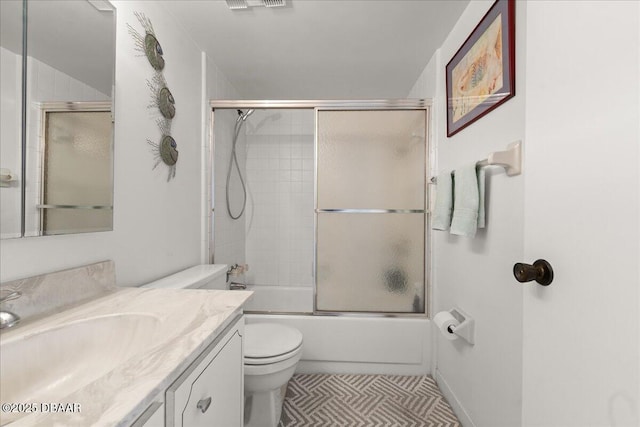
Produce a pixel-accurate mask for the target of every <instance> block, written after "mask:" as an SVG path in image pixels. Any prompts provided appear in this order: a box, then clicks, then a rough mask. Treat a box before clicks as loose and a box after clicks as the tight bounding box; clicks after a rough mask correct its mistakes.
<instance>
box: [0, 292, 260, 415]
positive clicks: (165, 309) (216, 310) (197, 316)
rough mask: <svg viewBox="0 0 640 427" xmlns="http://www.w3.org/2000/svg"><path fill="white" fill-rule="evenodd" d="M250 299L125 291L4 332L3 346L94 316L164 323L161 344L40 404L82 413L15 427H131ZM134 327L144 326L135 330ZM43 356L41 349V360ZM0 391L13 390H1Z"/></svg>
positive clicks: (158, 327)
mask: <svg viewBox="0 0 640 427" xmlns="http://www.w3.org/2000/svg"><path fill="white" fill-rule="evenodd" d="M251 294H252V292H248V291H216V290H202V289H145V288H126V289H120V290H117V291H115V292H114V293H113V294H112V295H108V296H106V297H103V298H99V299H97V300H95V301H93V302H90V303H87V304H83V305H79V306H76V307H74V308H71V309H69V310H67V311H64V312H61V313H58V314H55V315H53V316H50V317H47V318H45V319H40V320H37V321H34V322H31V323H29V324H28V325H24V326H22V327H18V328H16V329H15V330H10V331H9V332H4V333H3V334H2V336H1V340H0V345H1V344H6V343H7V342H10V341H11V340H13V339H20V338H19V336H24V335H25V334H26V335H29V334H31V333H34V332H37V331H40V330H42V329H50V328H56V327H58V326H62V325H65V324H68V323H70V322H74V321H78V320H82V319H87V318H94V317H96V316H105V315H109V316H111V315H117V314H118V313H125V314H126V313H143V314H148V315H151V316H154V317H156V318H157V319H158V321H159V322H161V323H160V324H159V325H156V326H155V332H154V333H155V334H156V337H157V338H154V340H157V342H155V343H154V345H151V346H149V348H144V349H142V350H140V351H139V352H138V353H136V354H134V355H133V356H131V357H130V358H129V359H127V360H126V361H125V362H124V363H122V364H121V365H120V366H118V367H117V368H115V369H113V370H111V371H110V372H108V373H107V374H106V375H104V376H102V377H100V378H98V379H97V380H95V381H93V382H91V383H90V384H88V385H87V386H85V387H82V388H80V389H79V390H77V391H75V392H73V393H71V394H69V395H67V396H45V395H42V396H41V397H40V398H39V399H44V400H45V401H48V402H60V403H79V404H80V407H81V411H80V412H76V413H66V414H65V413H49V414H42V413H36V414H32V415H29V416H25V417H23V418H21V419H19V420H17V421H16V423H15V424H12V425H16V426H23V425H65V426H69V427H72V426H86V425H95V426H102V425H105V426H106V425H109V426H128V425H130V424H131V423H132V422H133V421H135V420H136V419H137V417H139V416H140V414H142V412H144V410H145V409H146V408H147V407H148V406H149V405H150V404H151V403H152V402H153V401H154V399H155V398H156V396H157V395H158V394H159V393H163V392H164V391H165V390H166V388H167V387H169V385H171V384H172V383H173V382H174V381H175V380H176V379H177V378H178V377H179V375H180V374H181V373H182V372H183V371H184V370H185V369H186V368H187V367H188V366H189V365H190V364H191V363H192V362H193V361H194V360H195V359H196V358H197V357H198V355H199V354H200V353H201V352H202V351H203V350H204V349H205V348H206V347H207V346H208V345H209V344H211V343H212V342H213V341H214V340H215V338H216V337H217V336H218V335H219V334H220V333H221V332H222V331H224V330H225V328H226V327H227V326H229V325H230V324H231V323H232V322H233V321H234V319H236V318H237V317H238V316H239V315H241V313H242V305H243V304H244V303H245V302H246V300H247V299H248V298H249V297H250V296H251ZM131 327H132V328H135V327H144V326H142V325H135V324H133V325H132V326H131ZM115 333H118V331H114V334H115ZM96 339H97V340H101V339H107V337H96ZM90 344H91V343H90V342H88V343H87V345H90ZM45 351H46V349H43V354H44V352H45ZM70 357H73V355H70ZM89 362H90V361H82V362H81V363H89ZM2 387H3V388H4V387H10V385H8V384H2ZM44 393H46V391H45V392H44ZM36 400H37V399H36Z"/></svg>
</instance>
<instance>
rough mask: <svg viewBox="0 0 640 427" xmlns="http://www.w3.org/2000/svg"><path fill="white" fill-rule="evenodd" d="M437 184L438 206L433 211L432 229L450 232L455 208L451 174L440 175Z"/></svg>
mask: <svg viewBox="0 0 640 427" xmlns="http://www.w3.org/2000/svg"><path fill="white" fill-rule="evenodd" d="M437 184H438V188H437V189H436V205H435V208H434V209H433V221H432V222H431V228H433V229H434V230H448V229H449V227H450V226H451V209H452V208H453V186H452V185H453V184H452V181H451V172H445V173H441V174H440V175H438V181H437Z"/></svg>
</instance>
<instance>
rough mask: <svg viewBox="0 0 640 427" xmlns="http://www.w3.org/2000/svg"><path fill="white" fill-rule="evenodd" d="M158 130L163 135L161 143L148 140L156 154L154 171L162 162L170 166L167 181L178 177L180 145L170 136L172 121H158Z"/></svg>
mask: <svg viewBox="0 0 640 427" xmlns="http://www.w3.org/2000/svg"><path fill="white" fill-rule="evenodd" d="M156 123H157V124H158V128H159V129H160V132H161V133H162V136H161V137H160V142H154V141H152V140H150V139H147V143H148V144H149V145H150V146H151V147H152V148H151V151H152V152H153V154H154V158H155V160H156V163H155V164H154V165H153V169H155V168H157V167H158V165H159V164H160V163H161V162H162V163H164V164H165V165H167V166H169V176H167V181H169V180H170V179H171V178H173V177H175V176H176V163H177V162H178V144H177V143H176V140H175V139H173V137H172V136H171V135H170V133H171V129H170V128H171V121H170V120H165V119H158V121H157V122H156Z"/></svg>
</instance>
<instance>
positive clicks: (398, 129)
mask: <svg viewBox="0 0 640 427" xmlns="http://www.w3.org/2000/svg"><path fill="white" fill-rule="evenodd" d="M425 141H426V139H425V112H424V110H415V111H409V110H392V111H319V112H318V147H317V150H318V184H317V185H318V208H319V209H337V208H340V209H424V207H425V176H426V175H425V164H426V163H425V160H426V159H425V156H426V154H425Z"/></svg>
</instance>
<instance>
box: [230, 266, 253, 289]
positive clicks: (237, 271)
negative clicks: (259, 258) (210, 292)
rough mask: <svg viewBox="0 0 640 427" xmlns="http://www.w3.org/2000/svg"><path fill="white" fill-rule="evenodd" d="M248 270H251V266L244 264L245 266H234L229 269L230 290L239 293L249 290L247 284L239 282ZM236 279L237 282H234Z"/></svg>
mask: <svg viewBox="0 0 640 427" xmlns="http://www.w3.org/2000/svg"><path fill="white" fill-rule="evenodd" d="M248 269H249V266H248V265H247V264H244V265H238V264H234V265H232V266H231V267H229V269H228V270H227V283H229V289H230V290H232V291H237V290H239V289H247V285H246V284H245V283H242V282H241V281H239V280H242V276H243V275H244V272H245V271H247V270H248ZM234 278H235V279H236V280H233V279H234ZM229 279H231V280H229Z"/></svg>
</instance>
